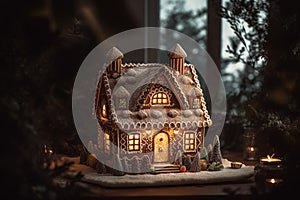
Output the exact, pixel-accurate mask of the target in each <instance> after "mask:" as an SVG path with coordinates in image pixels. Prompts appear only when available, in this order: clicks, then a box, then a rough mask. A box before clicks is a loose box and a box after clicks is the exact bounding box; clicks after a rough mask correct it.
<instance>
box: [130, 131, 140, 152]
mask: <svg viewBox="0 0 300 200" xmlns="http://www.w3.org/2000/svg"><path fill="white" fill-rule="evenodd" d="M128 150H129V151H139V150H140V134H139V133H130V134H129V135H128Z"/></svg>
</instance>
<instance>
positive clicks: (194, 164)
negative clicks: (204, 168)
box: [190, 152, 201, 172]
mask: <svg viewBox="0 0 300 200" xmlns="http://www.w3.org/2000/svg"><path fill="white" fill-rule="evenodd" d="M200 157H201V155H200V152H197V154H196V155H195V157H194V159H193V162H192V165H191V169H190V171H191V172H200V171H201V165H200Z"/></svg>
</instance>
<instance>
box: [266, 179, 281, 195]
mask: <svg viewBox="0 0 300 200" xmlns="http://www.w3.org/2000/svg"><path fill="white" fill-rule="evenodd" d="M282 185H283V179H281V178H267V179H266V180H265V192H266V193H273V192H274V191H276V190H279V189H280V188H281V187H282Z"/></svg>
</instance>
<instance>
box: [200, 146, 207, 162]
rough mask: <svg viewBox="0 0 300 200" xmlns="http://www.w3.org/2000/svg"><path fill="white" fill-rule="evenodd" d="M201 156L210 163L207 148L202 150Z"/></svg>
mask: <svg viewBox="0 0 300 200" xmlns="http://www.w3.org/2000/svg"><path fill="white" fill-rule="evenodd" d="M200 156H201V157H200V158H201V159H205V160H206V161H207V162H208V153H207V150H206V147H202V148H201V150H200Z"/></svg>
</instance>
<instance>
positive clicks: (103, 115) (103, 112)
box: [101, 104, 107, 118]
mask: <svg viewBox="0 0 300 200" xmlns="http://www.w3.org/2000/svg"><path fill="white" fill-rule="evenodd" d="M101 114H102V117H104V118H107V110H106V105H105V104H103V106H102V112H101Z"/></svg>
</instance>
